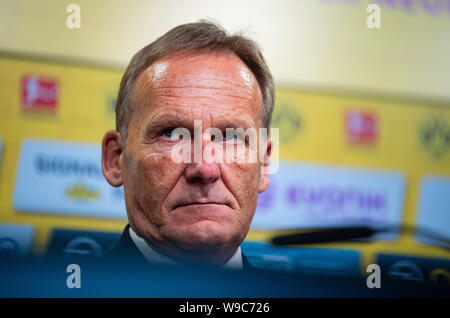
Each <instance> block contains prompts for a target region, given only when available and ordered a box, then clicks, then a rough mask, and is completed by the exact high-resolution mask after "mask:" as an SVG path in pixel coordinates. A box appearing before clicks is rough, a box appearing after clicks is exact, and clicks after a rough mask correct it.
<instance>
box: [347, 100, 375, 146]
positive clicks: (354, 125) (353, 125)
mask: <svg viewBox="0 0 450 318" xmlns="http://www.w3.org/2000/svg"><path fill="white" fill-rule="evenodd" d="M345 132H346V137H347V141H348V142H349V143H350V144H352V145H374V144H375V143H376V141H377V136H378V118H377V116H376V114H375V113H373V112H370V111H362V110H357V109H350V110H348V111H347V112H346V113H345Z"/></svg>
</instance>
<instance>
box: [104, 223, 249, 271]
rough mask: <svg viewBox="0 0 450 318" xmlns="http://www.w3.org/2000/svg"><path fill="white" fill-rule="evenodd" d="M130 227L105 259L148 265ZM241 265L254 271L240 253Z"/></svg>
mask: <svg viewBox="0 0 450 318" xmlns="http://www.w3.org/2000/svg"><path fill="white" fill-rule="evenodd" d="M129 229H130V225H129V224H127V226H125V229H124V230H123V232H122V236H121V237H120V239H119V241H118V242H117V243H116V244H114V245H113V246H112V247H111V249H110V250H109V252H108V254H107V257H106V258H107V259H109V260H117V261H127V262H129V261H131V262H134V263H137V264H141V265H143V264H146V265H148V261H147V259H146V258H145V257H144V255H142V253H141V251H139V249H138V247H137V246H136V244H135V243H134V242H133V239H132V238H131V236H130V232H129ZM241 253H242V252H241ZM242 263H243V269H244V271H248V270H255V268H254V267H253V266H251V265H250V263H249V262H248V260H247V258H246V257H245V255H244V253H242Z"/></svg>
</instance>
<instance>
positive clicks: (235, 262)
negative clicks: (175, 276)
mask: <svg viewBox="0 0 450 318" xmlns="http://www.w3.org/2000/svg"><path fill="white" fill-rule="evenodd" d="M129 233H130V237H131V239H132V240H133V242H134V244H136V246H137V248H138V249H139V251H140V252H141V253H142V255H144V257H145V258H146V259H147V261H149V262H156V263H161V264H171V265H176V264H178V263H177V262H175V261H174V260H172V259H170V258H168V257H167V256H164V255H162V254H161V253H158V252H156V251H155V250H154V249H153V248H151V247H150V245H149V244H148V243H147V242H146V241H145V240H144V239H143V238H141V237H140V236H138V235H137V234H136V233H135V232H134V231H133V229H132V228H131V226H130V228H129ZM223 268H226V269H235V270H236V269H237V270H242V269H243V268H244V264H243V262H242V253H241V247H240V246H239V248H238V249H237V250H236V252H235V253H234V254H233V256H231V258H230V259H229V260H228V261H227V262H226V263H225V264H224V265H223Z"/></svg>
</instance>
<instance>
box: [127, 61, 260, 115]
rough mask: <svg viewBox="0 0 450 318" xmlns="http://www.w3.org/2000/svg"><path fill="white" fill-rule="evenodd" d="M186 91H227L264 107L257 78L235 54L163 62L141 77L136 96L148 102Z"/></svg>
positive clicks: (225, 92) (154, 64)
mask: <svg viewBox="0 0 450 318" xmlns="http://www.w3.org/2000/svg"><path fill="white" fill-rule="evenodd" d="M186 90H189V92H190V93H192V94H195V93H198V94H200V95H201V91H200V90H204V91H206V90H216V91H223V92H224V94H229V95H230V96H232V95H234V96H236V97H238V98H241V99H242V100H243V101H245V102H249V103H251V104H254V105H259V107H261V105H262V94H261V90H260V87H259V84H258V81H257V80H256V77H255V76H254V74H253V72H252V71H251V70H250V69H249V68H248V67H247V66H246V65H245V63H244V62H243V61H242V60H241V59H240V58H239V57H238V56H236V55H235V54H234V53H201V54H180V55H177V56H174V57H170V58H165V59H162V60H159V61H157V62H155V63H153V64H152V65H150V66H149V67H148V68H147V69H146V70H145V71H144V72H143V73H142V74H141V75H140V76H139V78H138V81H137V83H136V86H135V91H134V96H135V97H136V98H139V97H145V98H146V99H147V98H148V97H150V96H151V95H156V94H157V93H161V92H163V93H165V94H174V96H176V95H177V94H180V95H182V94H186V93H187V91H186ZM180 97H181V96H180ZM147 100H148V99H147ZM142 102H144V101H142ZM252 106H253V105H252Z"/></svg>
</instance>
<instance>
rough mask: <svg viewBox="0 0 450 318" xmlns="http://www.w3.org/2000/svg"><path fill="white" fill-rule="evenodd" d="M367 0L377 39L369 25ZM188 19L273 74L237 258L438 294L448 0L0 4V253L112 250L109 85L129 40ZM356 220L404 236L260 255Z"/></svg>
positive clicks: (449, 101) (446, 185) (449, 140)
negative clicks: (243, 45) (299, 235)
mask: <svg viewBox="0 0 450 318" xmlns="http://www.w3.org/2000/svg"><path fill="white" fill-rule="evenodd" d="M371 3H375V4H378V5H379V7H380V9H381V11H380V13H381V25H380V28H369V27H368V26H367V23H366V22H367V19H368V17H369V16H370V15H371V13H370V12H367V11H366V9H367V7H368V5H370V4H371ZM70 4H77V5H78V7H79V9H80V11H79V12H80V28H69V27H68V24H67V21H68V19H69V22H70V21H72V23H73V21H74V20H73V19H72V18H71V15H72V14H73V13H74V12H75V11H72V10H69V12H68V6H69V5H70ZM69 9H70V7H69ZM199 19H212V20H215V21H217V22H219V23H220V24H221V25H222V26H224V27H225V28H226V29H227V30H228V31H230V32H236V31H241V30H242V31H243V32H244V34H245V35H246V36H248V37H249V38H251V39H254V40H255V41H257V42H258V43H259V44H260V46H261V47H262V49H263V54H264V56H265V58H266V61H267V63H268V65H269V68H270V69H271V71H272V73H273V76H274V79H275V84H276V104H275V111H274V116H273V122H272V127H277V128H279V129H280V130H279V132H280V134H279V153H280V159H281V162H280V169H279V171H278V172H277V173H276V174H273V175H271V184H270V186H269V189H268V190H267V191H266V192H265V193H264V194H262V195H261V196H260V199H259V202H258V208H257V211H256V213H255V218H254V221H253V223H252V228H251V231H250V233H249V235H248V237H247V239H246V241H245V242H244V244H243V249H244V252H245V253H246V254H247V255H248V256H249V260H250V261H251V262H252V263H253V264H254V265H256V266H261V267H270V268H274V269H276V270H280V271H287V272H292V271H304V272H308V271H311V272H323V273H327V274H330V275H364V274H365V269H366V266H367V265H368V264H371V263H377V264H379V265H380V266H381V268H382V270H384V271H386V272H387V273H389V274H390V275H393V276H397V277H400V278H402V279H407V280H408V279H409V280H426V281H436V282H444V283H446V284H449V285H450V253H449V250H448V242H449V240H450V0H378V1H374V0H373V1H371V0H303V1H298V0H282V1H266V0H258V1H257V0H245V1H243V0H240V1H237V0H228V1H206V0H190V1H175V0H164V1H162V0H157V1H143V0H142V1H139V0H109V1H100V0H98V1H89V0H77V1H74V0H71V1H62V0H61V1H56V0H55V1H51V0H40V1H31V0H30V1H25V0H0V253H2V255H27V254H32V255H44V254H49V253H50V254H51V253H53V252H55V253H56V252H63V253H66V254H67V256H68V257H69V256H70V255H73V254H78V255H79V254H91V255H94V256H101V255H103V254H104V253H105V251H106V249H107V248H108V247H109V246H110V245H111V244H113V243H114V242H115V241H117V240H118V238H119V236H120V233H121V232H122V230H123V227H124V226H125V225H126V223H127V221H126V213H125V208H124V198H123V190H122V189H120V188H119V189H115V188H112V187H111V186H109V185H108V184H107V183H106V181H105V180H104V178H103V176H102V173H101V166H100V141H101V139H102V137H103V134H104V133H105V131H106V130H107V129H111V128H114V126H115V118H114V106H115V101H116V97H117V90H118V85H119V82H120V79H121V76H122V74H123V71H124V69H125V67H126V65H127V64H128V62H129V60H130V59H131V57H132V56H133V54H134V53H136V52H137V51H138V50H139V49H140V48H142V47H143V46H144V45H146V44H148V43H150V42H152V41H154V40H155V39H156V38H157V37H159V36H161V35H162V34H164V33H165V32H167V31H168V30H169V29H171V28H172V27H174V26H176V25H178V24H182V23H187V22H194V21H198V20H199ZM69 25H70V23H69ZM355 225H358V226H361V225H364V226H367V227H370V228H375V229H377V228H378V229H380V228H389V227H393V228H398V227H402V228H404V229H405V230H404V231H401V232H399V231H392V232H388V233H382V234H379V235H378V234H377V235H375V236H374V237H371V238H366V239H364V240H352V241H343V242H341V241H340V240H336V242H329V243H317V244H314V242H312V243H308V244H297V245H295V246H283V247H278V246H273V245H271V244H268V242H269V240H270V238H272V237H273V236H275V235H279V234H285V233H290V232H291V231H292V230H294V229H297V230H305V231H306V230H307V231H312V230H314V229H317V228H323V227H337V228H339V227H347V226H355Z"/></svg>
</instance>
